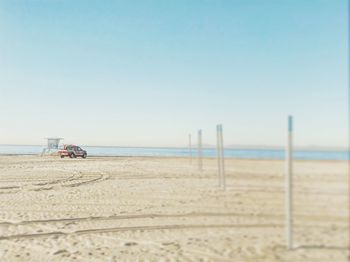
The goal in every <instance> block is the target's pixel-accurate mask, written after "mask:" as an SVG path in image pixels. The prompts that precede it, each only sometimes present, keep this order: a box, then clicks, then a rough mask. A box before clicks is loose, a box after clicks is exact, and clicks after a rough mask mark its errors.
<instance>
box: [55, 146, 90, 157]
mask: <svg viewBox="0 0 350 262" xmlns="http://www.w3.org/2000/svg"><path fill="white" fill-rule="evenodd" d="M58 154H59V155H60V157H61V158H64V157H65V156H69V157H70V158H76V157H78V156H79V157H82V158H86V157H87V152H86V150H83V149H81V147H79V146H75V145H64V146H63V149H61V150H59V151H58Z"/></svg>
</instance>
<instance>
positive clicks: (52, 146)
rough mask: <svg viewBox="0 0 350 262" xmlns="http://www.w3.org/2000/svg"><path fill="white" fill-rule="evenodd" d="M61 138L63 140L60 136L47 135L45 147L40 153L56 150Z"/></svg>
mask: <svg viewBox="0 0 350 262" xmlns="http://www.w3.org/2000/svg"><path fill="white" fill-rule="evenodd" d="M61 140H63V138H61V137H48V138H47V147H46V148H44V149H43V152H42V153H41V155H44V154H50V153H53V152H55V151H57V150H58V147H59V144H60V141H61Z"/></svg>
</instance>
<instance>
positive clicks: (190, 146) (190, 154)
mask: <svg viewBox="0 0 350 262" xmlns="http://www.w3.org/2000/svg"><path fill="white" fill-rule="evenodd" d="M188 149H189V156H190V164H192V141H191V134H189V135H188Z"/></svg>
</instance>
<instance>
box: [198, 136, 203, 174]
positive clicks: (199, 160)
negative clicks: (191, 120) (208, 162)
mask: <svg viewBox="0 0 350 262" xmlns="http://www.w3.org/2000/svg"><path fill="white" fill-rule="evenodd" d="M198 170H199V171H203V152H202V130H198Z"/></svg>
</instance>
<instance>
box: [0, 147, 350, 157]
mask: <svg viewBox="0 0 350 262" xmlns="http://www.w3.org/2000/svg"><path fill="white" fill-rule="evenodd" d="M43 148H44V146H29V145H0V155H5V154H6V155H23V154H26V155H36V154H40V153H41V152H42V150H43ZM82 148H84V149H85V150H87V151H88V155H89V156H164V157H171V156H173V157H188V156H189V150H188V148H150V147H102V146H101V147H99V146H82ZM196 154H197V151H196V150H195V149H193V150H192V155H193V157H196ZM224 154H225V157H229V158H240V159H284V157H285V153H284V150H278V149H232V148H226V149H225V152H224ZM203 156H204V157H215V156H216V150H215V149H213V148H205V149H203ZM293 157H294V158H295V159H298V160H348V159H349V153H348V152H347V151H345V150H344V151H316V150H297V151H294V154H293Z"/></svg>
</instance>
